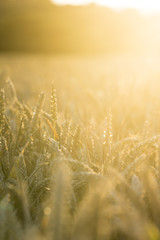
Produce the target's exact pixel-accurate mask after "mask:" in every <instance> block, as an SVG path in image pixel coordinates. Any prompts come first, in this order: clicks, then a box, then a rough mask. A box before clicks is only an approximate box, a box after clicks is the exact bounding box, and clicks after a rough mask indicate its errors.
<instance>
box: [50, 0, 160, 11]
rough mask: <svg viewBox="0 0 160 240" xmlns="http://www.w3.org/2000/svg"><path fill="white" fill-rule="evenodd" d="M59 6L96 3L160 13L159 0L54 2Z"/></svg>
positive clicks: (68, 0) (63, 0)
mask: <svg viewBox="0 0 160 240" xmlns="http://www.w3.org/2000/svg"><path fill="white" fill-rule="evenodd" d="M52 2H54V3H57V4H72V5H80V4H88V3H91V2H92V3H96V4H98V5H102V6H107V7H111V8H135V9H139V10H144V11H146V12H160V1H158V0H124V1H120V0H52Z"/></svg>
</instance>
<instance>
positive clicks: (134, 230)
mask: <svg viewBox="0 0 160 240" xmlns="http://www.w3.org/2000/svg"><path fill="white" fill-rule="evenodd" d="M159 63H160V59H159V58H157V57H154V58H153V57H136V56H130V57H129V56H110V57H96V58H95V57H79V58H78V57H73V56H70V57H69V56H68V57H67V56H63V57H62V56H57V57H50V56H45V57H44V56H39V57H38V56H37V57H35V56H29V55H26V56H25V55H24V56H20V55H19V56H9V55H3V56H2V55H1V56H0V239H2V240H3V239H4V240H8V239H9V240H23V239H24V240H29V239H32V240H51V239H53V240H160V68H159Z"/></svg>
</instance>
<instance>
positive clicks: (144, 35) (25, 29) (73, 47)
mask: <svg viewBox="0 0 160 240" xmlns="http://www.w3.org/2000/svg"><path fill="white" fill-rule="evenodd" d="M70 2H71V3H72V4H73V3H75V4H76V3H87V4H86V5H71V4H70V5H69V4H68V3H69V1H66V2H65V1H64V0H63V1H62V0H61V1H60V0H59V1H58V0H57V1H56V3H60V4H61V5H60V4H59V5H57V4H56V3H55V2H52V1H51V0H23V1H22V0H1V1H0V52H16V53H17V52H22V53H24V52H27V53H46V54H78V55H79V54H82V55H88V54H89V55H90V54H117V53H118V54H119V53H120V54H121V53H138V54H144V53H145V54H146V53H147V54H158V55H159V54H160V44H159V43H160V14H159V13H158V11H157V12H156V10H157V6H156V5H151V6H154V9H155V12H153V9H150V7H151V6H150V5H147V1H145V3H144V4H142V7H146V6H148V8H147V11H146V12H147V13H149V14H144V11H138V10H136V7H139V8H140V7H141V5H140V4H139V5H136V4H138V2H143V1H134V3H135V8H131V7H132V5H133V7H134V4H129V2H132V3H133V1H127V3H126V4H124V6H123V4H120V2H119V4H118V1H117V5H116V0H115V1H102V0H100V1H99V3H100V4H101V5H97V4H96V3H88V2H87V1H79V2H78V1H77V2H76V1H70ZM107 2H108V5H107ZM152 2H154V1H152ZM63 3H67V5H65V4H63ZM97 3H98V1H97ZM105 3H106V4H105ZM102 4H105V7H104V6H102ZM112 6H113V7H114V8H111V7H112ZM116 6H117V7H116ZM125 6H126V7H127V8H125V9H124V8H123V9H122V8H121V9H120V8H118V7H125ZM129 7H130V8H129ZM141 10H142V9H141ZM149 10H150V11H149ZM151 10H152V11H151ZM153 13H154V14H153Z"/></svg>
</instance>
